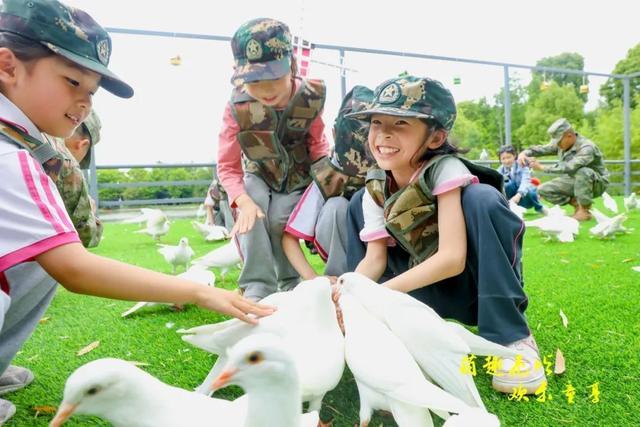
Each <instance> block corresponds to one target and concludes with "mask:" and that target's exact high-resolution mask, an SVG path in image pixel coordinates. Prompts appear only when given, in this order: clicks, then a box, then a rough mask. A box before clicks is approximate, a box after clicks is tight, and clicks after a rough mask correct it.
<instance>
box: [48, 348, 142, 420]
mask: <svg viewBox="0 0 640 427" xmlns="http://www.w3.org/2000/svg"><path fill="white" fill-rule="evenodd" d="M141 374H142V375H141ZM146 376H147V375H146V374H145V373H144V372H143V371H142V370H140V369H138V368H136V367H135V366H134V365H132V364H131V363H129V362H126V361H124V360H120V359H111V358H107V359H98V360H94V361H93V362H89V363H87V364H85V365H83V366H81V367H80V368H78V369H76V370H75V371H74V372H73V373H72V374H71V376H70V377H69V378H68V379H67V382H66V384H65V387H64V398H63V400H62V404H61V405H60V408H59V409H58V412H57V413H56V416H55V417H54V419H53V420H52V421H51V424H50V426H51V427H58V426H61V425H62V424H63V423H64V422H65V421H66V420H67V419H68V418H69V417H71V416H72V415H73V414H89V415H97V416H100V417H102V418H108V415H109V414H110V413H111V411H112V410H113V408H116V407H118V406H120V405H123V404H124V402H126V401H127V400H128V399H129V397H133V395H135V393H136V390H135V389H134V388H133V387H131V385H132V383H133V382H134V381H135V379H136V378H140V377H146Z"/></svg>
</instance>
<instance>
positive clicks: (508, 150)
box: [498, 145, 518, 157]
mask: <svg viewBox="0 0 640 427" xmlns="http://www.w3.org/2000/svg"><path fill="white" fill-rule="evenodd" d="M504 153H509V154H513V156H514V157H516V156H517V155H518V152H517V151H516V149H515V147H514V146H513V145H503V146H502V147H500V149H498V157H500V156H502V155H503V154H504Z"/></svg>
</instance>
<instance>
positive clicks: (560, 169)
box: [543, 145, 595, 174]
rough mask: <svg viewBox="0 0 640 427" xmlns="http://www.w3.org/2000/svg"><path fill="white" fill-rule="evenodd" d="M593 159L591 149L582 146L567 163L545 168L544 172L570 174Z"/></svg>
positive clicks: (593, 155) (593, 154) (587, 146)
mask: <svg viewBox="0 0 640 427" xmlns="http://www.w3.org/2000/svg"><path fill="white" fill-rule="evenodd" d="M594 158H595V153H594V150H593V147H591V146H589V145H585V146H582V147H580V148H579V149H578V151H577V152H576V155H575V156H574V157H573V158H572V159H571V160H569V161H567V162H563V161H562V162H558V163H557V164H555V165H552V166H545V167H544V168H543V171H544V172H547V173H568V174H572V173H574V172H575V171H577V170H578V169H580V168H581V167H583V166H587V165H588V164H590V163H591V162H593V159H594Z"/></svg>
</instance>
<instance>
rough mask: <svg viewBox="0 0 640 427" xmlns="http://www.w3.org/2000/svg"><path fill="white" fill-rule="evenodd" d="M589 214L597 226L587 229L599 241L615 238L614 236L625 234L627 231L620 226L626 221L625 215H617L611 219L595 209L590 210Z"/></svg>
mask: <svg viewBox="0 0 640 427" xmlns="http://www.w3.org/2000/svg"><path fill="white" fill-rule="evenodd" d="M591 214H592V215H593V217H594V218H595V219H596V222H597V224H596V225H594V226H593V227H591V228H590V229H589V233H591V235H592V236H593V237H597V238H599V239H607V238H615V237H616V234H622V233H627V232H628V231H629V230H628V229H627V228H626V227H625V226H624V225H622V224H623V223H624V222H625V221H626V220H627V216H626V215H625V214H618V215H616V216H614V217H612V218H610V217H608V216H606V215H605V214H603V213H602V212H600V211H599V210H598V209H596V208H592V209H591Z"/></svg>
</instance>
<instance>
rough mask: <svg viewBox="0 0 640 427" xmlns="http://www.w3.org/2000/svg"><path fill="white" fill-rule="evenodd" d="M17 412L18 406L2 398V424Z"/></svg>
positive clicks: (0, 419) (0, 423)
mask: <svg viewBox="0 0 640 427" xmlns="http://www.w3.org/2000/svg"><path fill="white" fill-rule="evenodd" d="M15 413H16V407H15V405H14V404H13V403H11V402H9V401H8V400H4V399H0V426H1V425H2V424H4V423H6V422H7V420H9V418H11V417H13V414H15Z"/></svg>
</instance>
